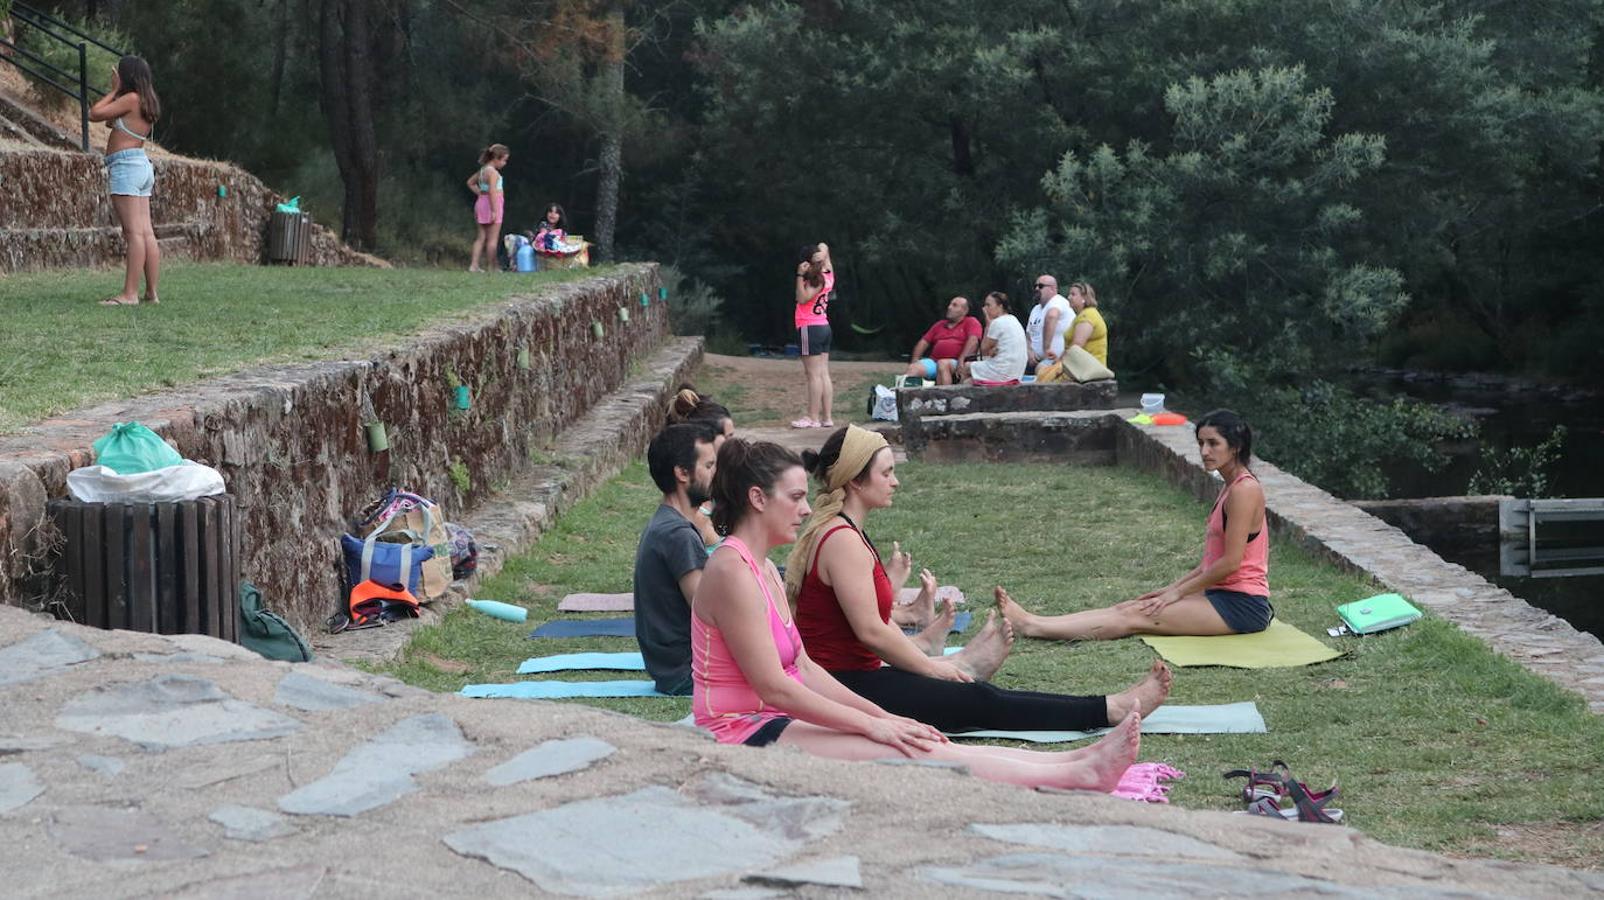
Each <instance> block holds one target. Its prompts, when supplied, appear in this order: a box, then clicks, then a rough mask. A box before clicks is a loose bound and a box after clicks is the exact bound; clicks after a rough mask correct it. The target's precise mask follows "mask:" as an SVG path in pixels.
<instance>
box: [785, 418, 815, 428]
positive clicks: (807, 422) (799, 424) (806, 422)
mask: <svg viewBox="0 0 1604 900" xmlns="http://www.w3.org/2000/svg"><path fill="white" fill-rule="evenodd" d="M791 427H792V428H818V427H819V423H818V422H815V421H813V420H812V419H810V418H808V417H807V416H803V417H802V418H800V419H792V420H791Z"/></svg>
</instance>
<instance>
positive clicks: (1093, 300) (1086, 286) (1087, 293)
mask: <svg viewBox="0 0 1604 900" xmlns="http://www.w3.org/2000/svg"><path fill="white" fill-rule="evenodd" d="M1075 288H1080V292H1081V296H1083V297H1085V298H1086V305H1087V306H1090V307H1091V308H1092V309H1096V308H1097V292H1096V291H1094V290H1092V286H1091V284H1090V283H1089V282H1085V281H1077V282H1075V283H1074V284H1072V285H1070V286H1069V289H1070V290H1074V289H1075Z"/></svg>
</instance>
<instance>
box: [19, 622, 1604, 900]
mask: <svg viewBox="0 0 1604 900" xmlns="http://www.w3.org/2000/svg"><path fill="white" fill-rule="evenodd" d="M49 628H55V629H59V630H61V631H62V633H63V634H67V635H71V636H73V637H76V638H77V639H79V640H82V641H83V642H84V643H85V644H87V645H89V646H92V647H94V648H95V649H96V650H97V651H98V652H99V653H100V654H101V655H100V656H99V657H96V658H94V659H92V660H87V661H84V662H81V663H76V664H73V665H68V666H64V667H61V668H59V669H56V670H54V671H53V673H52V674H48V675H45V676H43V677H40V678H36V679H33V680H30V681H28V682H25V683H16V684H10V685H5V686H0V714H3V715H4V716H5V717H6V720H5V726H4V727H5V728H6V730H7V733H8V735H9V737H7V738H6V746H8V747H10V748H11V749H10V750H8V751H7V752H6V754H5V756H4V757H3V759H0V765H3V766H13V765H16V766H25V767H26V768H27V769H28V771H29V773H31V778H32V779H33V780H34V781H36V782H37V783H38V785H40V786H42V787H43V791H42V793H37V794H34V796H33V797H32V799H30V800H29V801H28V802H27V803H26V804H25V805H22V806H20V807H18V808H16V809H14V810H13V811H12V812H11V813H9V814H5V815H0V846H3V847H5V848H6V852H5V853H0V885H4V886H5V895H6V896H8V897H9V896H17V897H73V898H77V897H97V898H98V897H107V898H121V897H161V898H169V897H205V898H215V897H273V898H279V897H314V896H316V897H376V898H377V897H425V896H438V897H506V896H536V895H550V894H553V893H557V892H563V893H568V894H572V895H578V896H594V895H598V894H603V893H608V892H616V891H618V890H620V889H624V890H627V891H628V892H630V893H639V894H644V895H648V896H653V897H675V898H677V897H701V896H726V897H763V896H773V895H774V893H773V889H772V888H771V887H769V886H768V885H769V884H773V883H778V881H780V880H784V879H792V880H789V881H786V882H785V883H786V884H788V885H789V886H788V887H787V888H786V889H785V891H784V894H785V895H802V896H822V895H824V894H826V893H828V892H835V891H842V890H847V889H848V888H844V887H840V886H837V887H830V886H827V884H826V883H829V884H845V883H847V882H849V881H850V880H851V878H850V874H851V872H850V863H848V862H846V861H845V858H849V857H854V858H856V861H857V864H856V865H857V878H858V880H860V881H861V883H862V889H863V891H864V892H865V894H866V895H873V896H882V895H883V896H916V895H937V896H943V897H946V896H953V897H970V896H975V897H979V896H988V895H991V894H992V893H995V892H996V891H998V890H1008V891H1015V892H1019V891H1025V892H1036V893H1039V894H1044V895H1049V896H1051V895H1058V896H1097V897H1108V896H1134V895H1136V894H1138V893H1140V894H1141V895H1142V896H1144V897H1145V896H1185V897H1194V896H1209V895H1236V894H1240V893H1243V891H1244V890H1245V889H1253V890H1259V891H1260V892H1261V893H1274V894H1278V895H1279V894H1287V895H1291V896H1297V895H1300V894H1304V895H1320V896H1372V897H1373V896H1389V895H1395V896H1405V895H1407V896H1426V897H1429V896H1438V895H1457V896H1483V895H1485V896H1513V897H1555V896H1571V895H1576V896H1581V895H1584V894H1586V893H1588V892H1590V891H1591V892H1597V891H1600V890H1604V876H1601V875H1599V874H1598V873H1588V872H1579V871H1572V870H1567V869H1560V868H1554V867H1547V866H1532V865H1516V864H1510V863H1504V862H1488V861H1479V860H1467V859H1449V858H1446V857H1441V856H1437V855H1434V854H1430V853H1424V852H1419V851H1411V850H1401V849H1398V848H1394V847H1389V846H1386V845H1384V844H1380V843H1377V842H1375V841H1372V840H1370V839H1368V838H1366V837H1364V836H1363V835H1361V834H1359V833H1358V832H1356V831H1353V830H1351V829H1348V828H1342V827H1335V826H1310V825H1299V824H1296V823H1283V822H1271V821H1269V820H1263V821H1248V820H1247V817H1243V816H1232V815H1229V814H1225V813H1218V812H1203V811H1195V810H1185V809H1177V808H1171V807H1167V806H1151V805H1146V804H1136V803H1129V802H1126V801H1121V800H1116V799H1114V798H1111V797H1107V796H1103V795H1097V794H1077V793H1073V792H1068V793H1052V794H1048V793H1042V792H1032V791H1026V790H1022V789H1019V788H1015V787H1011V786H1008V785H1001V784H994V783H990V782H984V781H980V780H978V779H975V778H972V777H965V776H962V775H960V774H957V773H955V772H953V771H951V770H946V769H938V770H932V769H929V768H926V767H921V766H900V767H897V766H880V765H862V764H854V763H845V762H834V761H830V760H823V759H816V758H812V757H808V756H805V755H803V754H801V753H799V752H796V751H794V750H791V749H787V748H784V747H770V748H765V749H763V750H755V749H751V748H745V747H727V746H720V745H718V744H715V743H713V742H710V741H708V740H707V739H706V738H705V737H704V736H702V735H700V734H697V733H695V732H692V731H689V730H687V729H684V728H679V727H675V726H673V725H665V724H656V723H650V722H644V721H641V720H639V719H635V718H631V717H628V716H623V715H620V714H616V713H611V712H607V711H603V710H596V709H590V708H586V707H581V706H577V705H565V704H552V703H543V702H538V701H507V702H500V701H493V700H469V699H466V698H461V697H457V696H455V695H450V694H430V693H426V692H403V694H404V695H403V696H398V697H392V698H391V699H390V700H388V701H386V702H382V703H365V704H360V705H357V706H352V707H349V708H346V709H341V710H322V711H303V710H297V709H294V708H293V707H278V709H280V710H284V712H283V713H275V714H282V715H284V716H285V718H287V719H291V720H293V721H295V722H296V723H298V725H299V727H298V728H295V729H293V730H290V731H287V732H286V733H284V734H281V735H279V736H277V737H271V738H264V739H262V740H255V741H249V742H235V743H221V744H206V743H196V742H187V743H186V742H174V743H173V744H172V745H171V746H165V747H164V748H163V749H161V750H160V751H159V752H153V751H147V750H144V749H142V748H140V747H138V746H136V745H135V744H131V743H130V742H129V741H128V740H127V739H125V738H124V737H121V736H118V735H116V734H112V733H106V732H100V731H89V732H68V731H63V730H61V729H59V728H58V727H57V726H56V721H57V719H58V718H59V717H60V716H61V715H62V711H63V709H64V708H66V707H68V706H70V705H71V704H73V703H74V702H76V701H77V700H79V698H82V697H84V696H120V693H119V692H121V691H123V690H126V689H129V688H135V689H137V688H141V687H142V686H148V685H150V684H151V683H152V682H155V681H159V680H160V679H164V678H165V679H171V678H175V677H182V678H186V679H194V680H196V681H199V682H202V683H204V684H205V685H210V688H209V689H207V690H196V691H195V692H194V693H195V695H197V696H199V697H201V698H202V699H201V704H200V705H215V704H217V703H219V702H221V701H218V700H216V699H208V698H215V697H216V696H218V695H221V696H223V697H227V698H232V699H233V701H234V702H236V703H238V704H244V705H248V706H250V707H255V708H257V709H261V710H267V711H272V710H268V707H270V706H271V705H272V704H273V697H274V695H275V693H276V691H277V690H278V686H279V684H280V682H281V681H282V680H283V679H284V677H285V676H286V675H287V674H289V673H290V672H294V673H296V674H303V675H307V676H308V677H312V678H319V679H322V680H326V681H329V682H330V683H336V684H343V685H344V686H346V687H349V688H351V689H353V690H359V691H364V692H367V693H370V694H374V695H376V696H377V695H385V696H388V695H386V694H385V687H386V685H387V684H388V682H389V681H390V680H389V679H385V678H382V677H380V676H374V675H370V674H367V673H363V672H357V671H354V670H349V669H336V668H331V667H327V666H321V665H317V664H305V665H299V666H290V665H289V664H286V663H275V662H269V661H267V660H261V659H254V660H247V659H231V658H226V657H225V661H224V662H222V663H198V662H190V663H177V664H166V663H154V662H141V661H137V660H135V659H133V656H132V654H133V652H134V648H137V649H138V651H139V652H148V653H158V654H162V653H165V654H176V653H178V652H181V651H179V650H178V649H177V648H178V645H177V644H176V643H174V642H172V641H170V640H168V639H167V638H164V637H162V636H152V635H135V634H132V633H129V632H92V631H89V630H87V629H80V628H78V627H77V626H71V625H63V624H59V623H51V622H49V621H47V620H44V619H42V618H39V617H36V616H34V615H33V614H30V613H27V612H25V611H23V610H19V609H16V608H12V607H0V644H11V643H15V642H17V641H19V640H25V639H27V638H28V637H30V636H32V635H34V634H37V633H39V632H40V631H43V630H46V629H49ZM212 643H214V644H216V646H215V647H208V646H204V645H203V646H198V647H197V646H194V645H193V644H192V645H191V646H188V647H186V648H185V650H187V651H190V652H201V653H206V654H208V655H214V656H223V655H224V654H223V652H222V651H223V649H224V645H221V644H218V643H217V642H212ZM192 686H193V685H192ZM213 691H215V694H214V693H213ZM180 708H182V707H180ZM241 715H242V716H244V719H243V720H242V721H243V722H244V723H245V726H247V727H254V724H255V722H256V720H255V719H254V718H252V715H251V714H250V713H248V712H242V713H241ZM221 724H222V725H225V726H231V727H234V728H235V729H236V730H238V728H239V727H241V726H240V725H239V724H238V723H237V722H233V721H232V720H230V719H228V717H223V719H222V720H221ZM584 737H588V738H593V739H595V740H597V741H601V742H605V743H606V744H607V745H610V746H611V747H613V748H615V750H614V752H612V753H611V754H610V755H608V756H607V757H606V759H605V762H601V763H593V764H591V765H588V766H585V767H583V768H579V769H575V770H572V771H568V772H566V773H564V774H562V775H561V776H560V777H545V778H534V779H528V780H521V781H517V782H516V783H511V784H501V785H498V784H491V783H488V782H487V781H486V777H485V776H486V773H488V772H490V771H492V770H495V769H496V768H497V767H499V766H503V765H505V764H507V763H508V762H510V761H512V760H514V759H516V758H518V757H519V756H520V755H521V754H524V753H526V752H527V751H529V750H530V749H531V747H538V746H539V745H541V744H543V743H546V742H565V741H575V740H578V739H580V738H584ZM559 746H560V744H559ZM375 748H377V749H375ZM470 754H471V755H470ZM85 755H94V756H101V757H107V758H114V759H118V760H121V761H123V762H125V763H126V765H125V766H124V768H123V769H122V770H121V771H120V772H118V773H116V774H115V775H114V776H113V777H110V778H107V777H106V776H104V775H102V774H98V773H97V772H96V771H92V770H91V769H89V768H86V767H85V765H84V764H83V763H81V762H80V761H79V757H81V756H85ZM345 760H355V761H356V762H361V763H362V765H360V766H359V765H356V764H355V762H353V763H351V764H348V765H347V766H346V768H347V769H349V770H354V771H355V772H357V773H361V772H363V771H367V770H371V769H383V770H386V771H390V772H405V773H407V774H406V775H405V776H404V777H405V778H406V779H407V780H408V782H409V787H410V790H409V792H403V793H400V794H398V795H396V796H394V797H392V798H390V799H391V802H388V803H385V804H383V805H372V806H369V805H368V804H366V803H358V804H356V806H361V807H363V808H362V809H356V808H354V807H353V808H351V809H349V810H347V812H349V813H351V814H349V815H288V816H286V815H281V814H282V813H283V812H284V810H282V809H280V808H279V807H278V801H279V798H282V797H290V796H296V795H297V794H298V793H300V792H303V791H305V790H306V789H307V788H309V787H311V786H313V785H317V784H318V783H320V782H328V781H329V780H330V779H331V776H333V775H334V773H335V771H336V770H340V767H341V764H342V762H343V761H345ZM425 770H426V771H425ZM341 771H344V770H341ZM359 777H360V776H359ZM331 783H335V784H339V783H338V782H331ZM343 787H344V788H345V789H347V790H349V785H343ZM301 796H302V797H305V796H306V793H301ZM275 817H276V818H275ZM508 823H512V824H508ZM286 824H287V825H288V826H290V827H291V828H293V829H294V830H293V831H292V832H289V833H281V832H282V826H283V825H286ZM532 829H542V830H532ZM231 831H232V832H233V833H232V834H231V833H230V832H231ZM270 835H274V836H270ZM726 835H728V836H730V837H729V838H728V839H726V837H725V836H726ZM252 837H260V838H265V840H252V839H251V838H252ZM376 840H377V841H379V842H380V844H379V845H378V846H381V847H382V851H376V850H374V848H375V846H376V844H375V841H376ZM1138 853H1142V854H1146V855H1137V854H1138ZM665 857H666V858H665ZM526 869H527V871H525V870H526ZM1244 872H1251V873H1252V874H1251V877H1249V878H1247V879H1244V877H1243V873H1244ZM598 873H599V874H598ZM771 876H777V877H776V880H775V881H773V882H765V883H764V884H758V883H754V882H752V881H748V880H747V879H749V878H756V879H759V880H763V879H765V878H768V877H771ZM672 878H677V879H680V880H670V879H672ZM821 882H825V883H821ZM1244 885H1246V888H1244ZM621 886H622V888H621Z"/></svg>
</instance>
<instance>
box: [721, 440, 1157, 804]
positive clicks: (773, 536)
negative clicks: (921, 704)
mask: <svg viewBox="0 0 1604 900" xmlns="http://www.w3.org/2000/svg"><path fill="white" fill-rule="evenodd" d="M712 494H713V500H714V502H715V504H716V506H715V511H714V513H713V522H714V524H715V525H716V526H717V527H718V530H719V533H721V534H723V535H724V542H723V543H722V544H720V545H719V547H718V549H717V550H714V551H713V556H712V558H711V559H709V560H708V561H707V568H706V569H704V570H703V572H702V578H701V581H700V582H699V583H698V585H697V587H696V595H695V597H694V598H692V600H691V681H692V686H693V687H692V700H691V709H692V711H693V714H694V716H695V719H696V724H697V726H699V727H701V728H703V729H705V730H707V731H708V732H710V733H711V734H712V735H713V737H714V738H715V739H717V740H718V742H719V743H721V744H743V745H746V746H749V747H763V746H767V745H769V744H776V743H778V744H791V745H793V746H796V747H798V748H800V749H801V750H802V751H804V752H806V753H810V754H812V755H815V756H822V757H827V758H830V759H844V760H875V759H895V758H898V757H911V758H914V759H930V760H936V761H941V762H952V763H957V764H959V765H962V766H966V767H967V768H968V769H969V771H971V772H973V773H974V774H975V775H976V776H977V777H980V778H985V779H988V780H991V781H1001V782H1007V783H1010V784H1017V785H1023V786H1026V787H1056V788H1064V789H1072V790H1075V789H1078V790H1094V791H1105V792H1106V791H1111V790H1113V789H1114V787H1115V786H1116V785H1118V783H1119V780H1120V777H1121V776H1122V775H1123V774H1124V773H1125V770H1126V769H1127V768H1129V767H1130V765H1131V764H1132V763H1134V762H1135V761H1136V754H1137V751H1138V750H1139V749H1140V746H1141V733H1140V732H1141V715H1140V714H1139V713H1137V712H1135V711H1132V712H1131V714H1130V715H1128V716H1126V717H1125V718H1124V719H1123V720H1122V721H1121V722H1120V723H1119V724H1118V726H1116V727H1115V728H1114V730H1113V731H1111V732H1110V733H1109V734H1108V735H1106V736H1104V737H1103V738H1102V739H1101V740H1099V741H1098V742H1097V743H1095V744H1093V745H1092V746H1090V747H1086V748H1083V749H1079V750H1070V751H1066V752H1062V753H1043V752H1036V751H1030V750H1014V749H1011V748H1005V747H982V746H959V745H955V744H952V743H949V742H948V741H947V738H946V737H945V736H943V735H942V734H941V732H939V731H937V730H936V729H935V728H933V727H931V726H929V725H926V724H924V723H921V722H916V721H914V720H913V719H909V718H905V717H903V716H898V715H893V714H892V713H889V712H887V711H886V710H884V709H882V708H881V707H879V706H877V705H875V704H874V703H871V702H869V701H868V700H865V699H864V698H863V697H860V696H858V695H857V694H855V693H853V692H852V691H850V690H847V689H846V688H845V687H843V686H842V685H841V683H840V682H838V681H836V680H835V679H834V678H833V677H831V676H830V673H829V672H826V671H825V670H824V669H823V668H821V667H820V666H819V665H818V664H817V663H815V662H813V660H811V659H810V658H809V657H808V651H807V650H806V648H804V647H803V645H802V637H801V635H800V634H799V633H798V632H797V627H796V623H795V621H793V619H792V614H791V610H790V608H789V606H788V605H787V604H786V602H785V587H784V584H783V582H782V581H781V579H780V574H779V571H778V570H777V569H776V568H775V566H774V563H773V562H771V561H769V559H768V556H769V552H770V551H771V550H773V549H775V548H776V547H781V546H784V545H785V544H788V543H790V542H792V541H793V540H795V539H796V534H797V529H798V528H799V527H800V526H801V524H802V522H803V521H804V520H805V519H806V518H807V517H808V513H809V512H810V510H809V508H808V475H807V472H806V471H804V470H803V468H802V460H801V459H799V458H798V457H797V455H796V454H795V453H792V452H791V451H790V450H787V449H785V448H784V447H781V446H779V445H778V444H770V443H757V444H753V443H748V442H747V441H744V440H741V439H740V438H730V439H729V440H726V441H725V442H724V446H723V447H721V448H720V449H719V454H718V468H717V471H716V472H715V473H714V475H713V485H712Z"/></svg>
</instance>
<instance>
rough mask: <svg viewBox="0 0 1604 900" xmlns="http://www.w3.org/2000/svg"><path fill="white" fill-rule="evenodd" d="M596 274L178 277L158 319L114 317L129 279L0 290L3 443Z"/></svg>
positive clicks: (57, 275)
mask: <svg viewBox="0 0 1604 900" xmlns="http://www.w3.org/2000/svg"><path fill="white" fill-rule="evenodd" d="M595 272H596V270H594V269H592V270H583V269H581V270H575V271H554V272H542V273H539V274H536V275H522V276H512V275H499V274H486V275H470V274H469V273H467V272H456V271H446V270H441V269H391V270H385V269H355V268H351V269H346V268H287V267H269V266H242V265H224V264H216V263H174V264H172V265H168V266H164V267H163V268H162V284H161V292H162V302H161V305H160V306H129V307H116V308H110V307H102V306H99V305H97V303H96V302H95V301H97V300H99V299H101V298H103V297H108V296H110V295H112V294H114V293H116V292H117V290H118V288H119V287H120V286H121V284H122V271H121V270H120V269H119V270H116V271H112V270H106V269H100V270H93V269H91V270H78V271H67V272H40V273H25V274H18V275H7V276H5V277H0V316H3V317H4V319H5V327H4V328H3V329H0V433H3V432H6V431H12V430H15V429H16V428H18V427H19V426H22V425H25V424H27V423H29V422H32V421H37V420H39V419H43V418H48V417H50V416H53V415H57V414H60V413H63V412H66V411H67V410H70V409H74V408H77V407H81V406H85V405H88V404H91V403H97V402H101V401H105V400H111V399H116V398H119V397H129V396H134V395H137V394H140V393H144V392H146V391H151V390H156V389H160V388H167V387H174V386H176V385H181V384H187V383H190V382H194V381H199V380H200V379H202V378H206V377H208V376H212V375H219V374H223V373H227V372H231V371H236V370H238V369H242V368H245V367H246V366H251V365H256V364H260V363H268V362H290V361H296V360H307V359H329V358H338V357H339V356H340V355H342V354H351V353H359V352H364V351H368V350H371V349H374V348H379V347H383V346H385V345H391V344H394V342H395V338H396V337H397V336H400V335H406V334H410V333H414V332H416V331H417V330H418V329H419V328H421V327H422V326H424V325H428V324H431V323H433V322H436V321H439V320H443V319H449V318H452V317H453V316H458V315H460V314H462V313H463V312H465V311H467V310H471V309H472V308H474V307H477V306H482V305H484V304H486V303H490V302H493V301H496V300H501V299H504V298H506V297H508V296H510V295H512V294H514V293H522V292H526V291H528V290H529V289H531V288H534V287H536V286H539V285H543V284H550V283H553V282H556V281H562V280H568V279H571V278H577V277H583V276H585V275H589V274H595Z"/></svg>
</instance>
